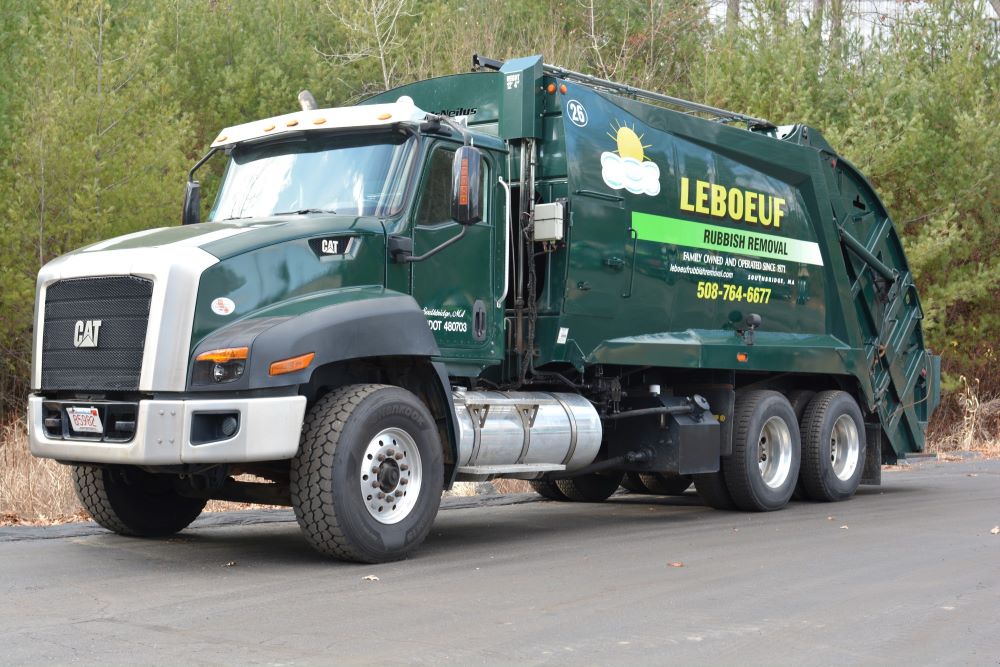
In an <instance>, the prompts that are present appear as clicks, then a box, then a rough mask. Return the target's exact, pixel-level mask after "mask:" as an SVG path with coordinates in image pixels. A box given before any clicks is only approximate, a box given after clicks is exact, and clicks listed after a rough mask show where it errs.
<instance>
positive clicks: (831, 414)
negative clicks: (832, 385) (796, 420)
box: [800, 391, 867, 502]
mask: <svg viewBox="0 0 1000 667" xmlns="http://www.w3.org/2000/svg"><path fill="white" fill-rule="evenodd" d="M866 446H867V445H866V442H865V423H864V418H863V417H862V416H861V409H860V408H859V407H858V403H857V401H855V400H854V399H853V398H852V397H851V395H850V394H848V393H846V392H843V391H824V392H822V393H820V394H818V395H817V396H816V398H814V399H813V400H812V401H811V402H810V403H809V405H808V406H807V407H806V411H805V414H804V415H803V416H802V472H801V474H800V478H801V480H802V487H803V490H804V491H805V495H806V496H807V497H809V498H811V499H812V500H819V501H824V502H835V501H838V500H847V499H848V498H850V497H851V496H853V495H854V492H855V491H857V490H858V485H859V484H860V483H861V474H862V472H863V471H864V460H865V449H866Z"/></svg>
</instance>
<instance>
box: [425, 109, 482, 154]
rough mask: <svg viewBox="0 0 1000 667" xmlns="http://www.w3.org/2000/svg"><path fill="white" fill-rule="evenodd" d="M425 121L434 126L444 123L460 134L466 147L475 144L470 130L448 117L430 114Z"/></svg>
mask: <svg viewBox="0 0 1000 667" xmlns="http://www.w3.org/2000/svg"><path fill="white" fill-rule="evenodd" d="M424 120H425V121H426V122H427V123H432V124H437V125H440V124H442V123H443V124H444V125H447V126H448V127H449V128H450V129H452V130H454V131H456V132H458V134H459V135H460V136H461V137H462V143H464V144H465V145H466V146H472V145H473V143H472V135H471V134H469V129H468V128H466V127H462V126H461V125H459V124H458V123H456V122H455V121H453V120H452V119H451V118H449V117H448V116H442V115H440V114H436V113H429V114H427V115H426V116H424Z"/></svg>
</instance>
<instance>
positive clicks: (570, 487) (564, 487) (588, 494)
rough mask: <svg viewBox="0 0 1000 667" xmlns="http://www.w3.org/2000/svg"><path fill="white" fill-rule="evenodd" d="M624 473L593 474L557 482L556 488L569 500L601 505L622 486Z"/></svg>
mask: <svg viewBox="0 0 1000 667" xmlns="http://www.w3.org/2000/svg"><path fill="white" fill-rule="evenodd" d="M623 477H624V474H622V473H620V472H619V473H610V474H607V475H602V474H601V473H596V472H595V473H591V474H589V475H581V476H580V477H571V478H569V479H559V480H556V486H558V487H559V490H560V491H562V493H563V495H564V496H566V498H568V499H569V500H575V501H577V502H581V503H600V502H604V501H605V500H607V499H608V498H610V497H611V494H613V493H614V492H615V491H617V490H618V487H619V486H621V483H622V478H623Z"/></svg>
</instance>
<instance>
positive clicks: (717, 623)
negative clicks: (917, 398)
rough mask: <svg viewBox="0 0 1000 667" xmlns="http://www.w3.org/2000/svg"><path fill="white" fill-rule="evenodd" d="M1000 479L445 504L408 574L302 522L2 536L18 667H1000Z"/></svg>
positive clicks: (919, 475)
mask: <svg viewBox="0 0 1000 667" xmlns="http://www.w3.org/2000/svg"><path fill="white" fill-rule="evenodd" d="M998 524H1000V461H981V460H966V461H962V462H958V463H938V462H934V461H924V462H917V463H915V464H912V465H910V466H908V467H907V468H906V469H903V470H893V471H886V472H885V473H884V474H883V486H882V487H862V490H861V491H860V492H859V494H858V495H857V496H856V497H855V498H854V499H852V500H850V501H848V502H844V503H837V504H817V503H805V502H794V503H792V504H791V505H789V506H788V507H787V508H786V509H784V510H783V511H780V512H774V513H769V514H744V513H732V512H719V511H715V510H711V509H708V508H706V507H704V506H703V505H701V503H700V502H699V501H698V498H697V496H695V495H694V494H693V493H689V494H688V495H686V496H684V497H680V498H657V497H650V496H633V495H620V496H615V497H614V498H612V499H611V500H609V501H608V502H605V503H603V504H598V505H585V504H576V503H557V502H550V501H538V500H535V498H534V497H533V496H529V495H518V496H503V497H486V498H483V497H477V498H472V499H466V498H453V499H447V500H446V502H445V504H444V505H443V507H442V511H441V513H440V514H439V515H438V519H437V522H436V523H435V526H434V529H433V531H432V533H431V535H430V537H429V538H428V540H427V542H426V543H425V544H424V546H423V547H422V548H421V549H420V550H419V551H417V552H416V553H415V554H414V555H413V556H412V557H411V558H410V559H409V560H406V561H402V562H399V563H391V564H386V565H351V564H345V563H338V562H335V561H328V560H324V559H323V558H321V557H320V556H318V555H316V554H315V553H314V552H313V551H312V550H311V549H310V548H309V546H308V545H307V544H306V542H305V540H304V539H303V538H302V536H301V535H300V533H299V530H298V527H297V525H296V524H295V522H294V518H293V517H292V515H291V513H290V512H289V511H287V510H274V511H264V512H233V513H225V514H214V515H205V516H203V517H202V518H200V519H199V520H198V521H197V522H196V523H195V524H193V526H192V527H191V528H189V529H188V530H186V531H184V532H183V533H181V534H179V535H177V536H176V537H174V538H172V539H169V540H163V541H154V540H137V539H126V538H122V537H118V536H116V535H112V534H110V533H107V532H105V531H103V530H101V529H99V528H97V527H96V526H94V525H93V524H73V525H68V526H55V527H50V528H25V527H11V528H0V664H3V665H8V664H13V665H22V664H23V665H43V664H44V665H50V664H55V665H61V664H85V665H136V664H163V665H182V664H183V665H353V664H361V665H368V664H371V665H396V664H406V665H411V664H415V665H442V664H462V665H477V664H486V665H493V664H503V665H505V664H516V665H667V664H677V665H692V664H706V665H855V664H863V665H890V664H905V665H942V664H955V665H966V664H969V665H1000V534H997V535H995V534H992V533H991V529H992V528H993V527H994V526H997V525H998Z"/></svg>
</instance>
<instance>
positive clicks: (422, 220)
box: [416, 148, 455, 225]
mask: <svg viewBox="0 0 1000 667" xmlns="http://www.w3.org/2000/svg"><path fill="white" fill-rule="evenodd" d="M454 160H455V151H453V150H448V149H443V148H439V149H438V150H436V151H434V153H433V154H432V155H431V163H430V166H429V167H428V169H427V180H425V181H424V192H423V194H422V195H421V199H420V206H419V208H417V217H416V223H417V224H418V225H440V224H441V223H443V222H451V163H452V162H453V161H454Z"/></svg>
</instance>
